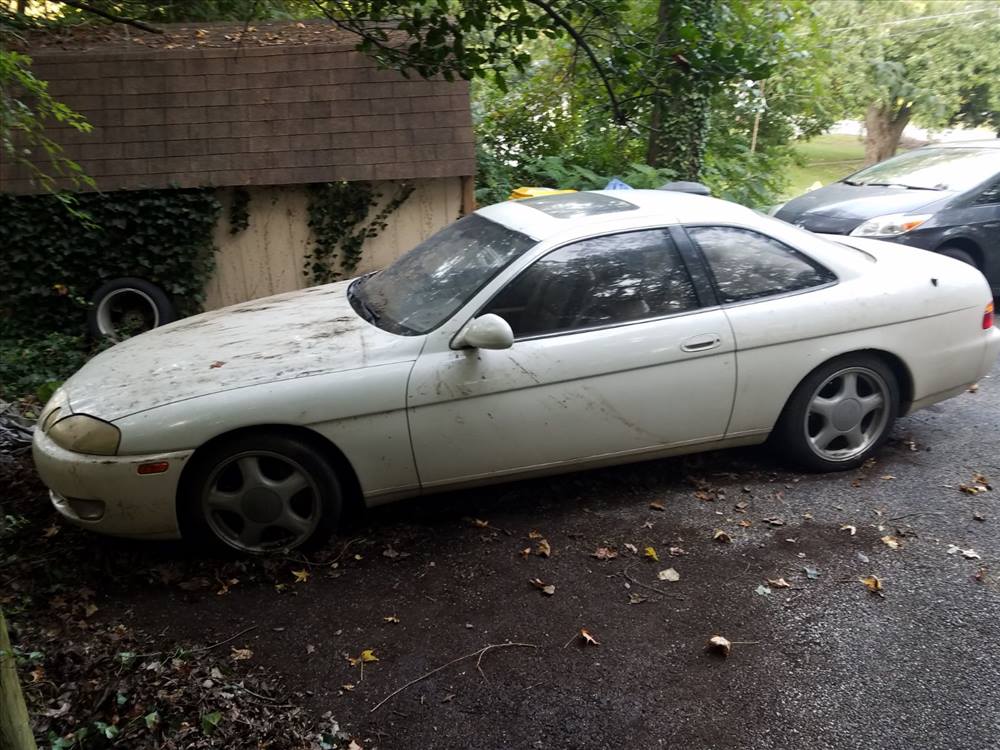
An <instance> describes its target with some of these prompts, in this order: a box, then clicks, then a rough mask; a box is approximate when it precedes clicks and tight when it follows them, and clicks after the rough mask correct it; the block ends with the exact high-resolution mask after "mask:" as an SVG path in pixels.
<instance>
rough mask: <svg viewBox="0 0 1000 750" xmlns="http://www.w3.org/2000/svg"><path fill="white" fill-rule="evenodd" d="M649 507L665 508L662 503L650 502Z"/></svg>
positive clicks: (654, 508)
mask: <svg viewBox="0 0 1000 750" xmlns="http://www.w3.org/2000/svg"><path fill="white" fill-rule="evenodd" d="M649 507H650V508H651V509H652V510H666V507H664V505H663V503H650V504H649Z"/></svg>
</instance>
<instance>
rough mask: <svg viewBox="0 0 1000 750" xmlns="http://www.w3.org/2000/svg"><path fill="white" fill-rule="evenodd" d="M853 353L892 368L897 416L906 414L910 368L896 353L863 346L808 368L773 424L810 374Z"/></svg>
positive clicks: (910, 395) (910, 389) (910, 393)
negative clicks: (896, 393) (875, 358)
mask: <svg viewBox="0 0 1000 750" xmlns="http://www.w3.org/2000/svg"><path fill="white" fill-rule="evenodd" d="M855 354H869V355H873V356H875V357H878V358H879V359H881V360H882V361H883V362H884V363H885V364H886V365H887V366H888V367H889V369H890V370H892V374H893V375H895V376H896V383H897V385H898V386H899V416H901V417H902V416H904V415H906V414H907V413H908V412H909V410H910V405H911V404H912V403H913V374H912V373H911V372H910V368H909V367H907V365H906V362H904V361H903V359H902V357H900V356H899V355H898V354H893V353H892V352H890V351H886V350H885V349H877V348H865V349H852V350H851V351H846V352H841V353H839V354H836V355H834V356H833V357H829V358H827V359H825V360H823V361H822V362H820V363H818V364H817V365H816V366H815V367H813V368H812V369H811V370H809V372H807V373H805V374H804V375H803V376H802V377H801V378H800V379H799V382H798V383H796V384H795V388H793V389H792V391H791V392H790V393H789V394H788V397H787V398H786V399H785V403H784V406H782V408H781V414H780V415H779V417H778V419H777V420H775V424H778V423H780V421H781V417H783V416H784V414H785V412H786V411H787V410H788V406H789V404H790V403H791V401H792V397H793V396H794V395H795V391H796V390H798V388H799V386H800V385H801V384H802V383H804V382H805V380H806V379H807V378H808V377H809V376H810V375H812V374H813V373H814V372H816V370H818V369H819V368H821V367H825V366H826V365H828V364H829V363H830V362H833V361H834V360H837V359H841V358H843V357H850V356H851V355H855Z"/></svg>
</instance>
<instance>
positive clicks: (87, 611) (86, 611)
mask: <svg viewBox="0 0 1000 750" xmlns="http://www.w3.org/2000/svg"><path fill="white" fill-rule="evenodd" d="M95 612H97V605H96V604H88V605H87V606H86V607H84V608H83V616H84V617H90V616H91V615H93V614H94V613H95Z"/></svg>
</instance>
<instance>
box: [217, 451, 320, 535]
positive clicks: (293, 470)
mask: <svg viewBox="0 0 1000 750" xmlns="http://www.w3.org/2000/svg"><path fill="white" fill-rule="evenodd" d="M201 508H202V513H203V515H204V517H205V521H206V522H207V523H208V526H209V528H211V530H212V531H213V533H215V535H216V536H217V537H218V538H219V539H221V540H222V541H223V542H225V543H226V544H228V545H229V546H230V547H233V548H235V549H237V550H240V551H241V552H272V551H275V550H283V549H284V550H287V549H292V548H294V547H297V546H299V545H300V544H302V543H303V542H305V541H306V540H307V539H308V538H309V537H310V536H312V534H313V532H314V531H315V530H316V526H317V524H318V523H319V519H320V511H321V503H320V492H319V487H318V486H317V485H316V482H315V481H314V480H313V478H312V477H311V476H310V475H309V472H308V471H306V470H305V469H304V468H303V467H302V466H301V465H300V464H299V463H297V462H296V461H293V460H292V459H290V458H288V457H287V456H283V455H281V454H279V453H273V452H270V451H248V452H244V453H239V454H237V455H235V456H231V457H230V458H228V459H226V460H225V461H223V462H222V463H221V464H219V465H218V466H216V468H215V470H214V471H213V472H212V474H211V476H209V479H208V482H206V483H205V489H204V491H203V493H202V498H201Z"/></svg>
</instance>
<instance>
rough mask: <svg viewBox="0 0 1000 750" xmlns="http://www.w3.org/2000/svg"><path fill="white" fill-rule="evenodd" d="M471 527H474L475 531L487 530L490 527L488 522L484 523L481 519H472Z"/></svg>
mask: <svg viewBox="0 0 1000 750" xmlns="http://www.w3.org/2000/svg"><path fill="white" fill-rule="evenodd" d="M472 525H473V526H475V527H476V528H477V529H488V528H489V527H490V522H489V521H484V520H483V519H481V518H473V519H472Z"/></svg>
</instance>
